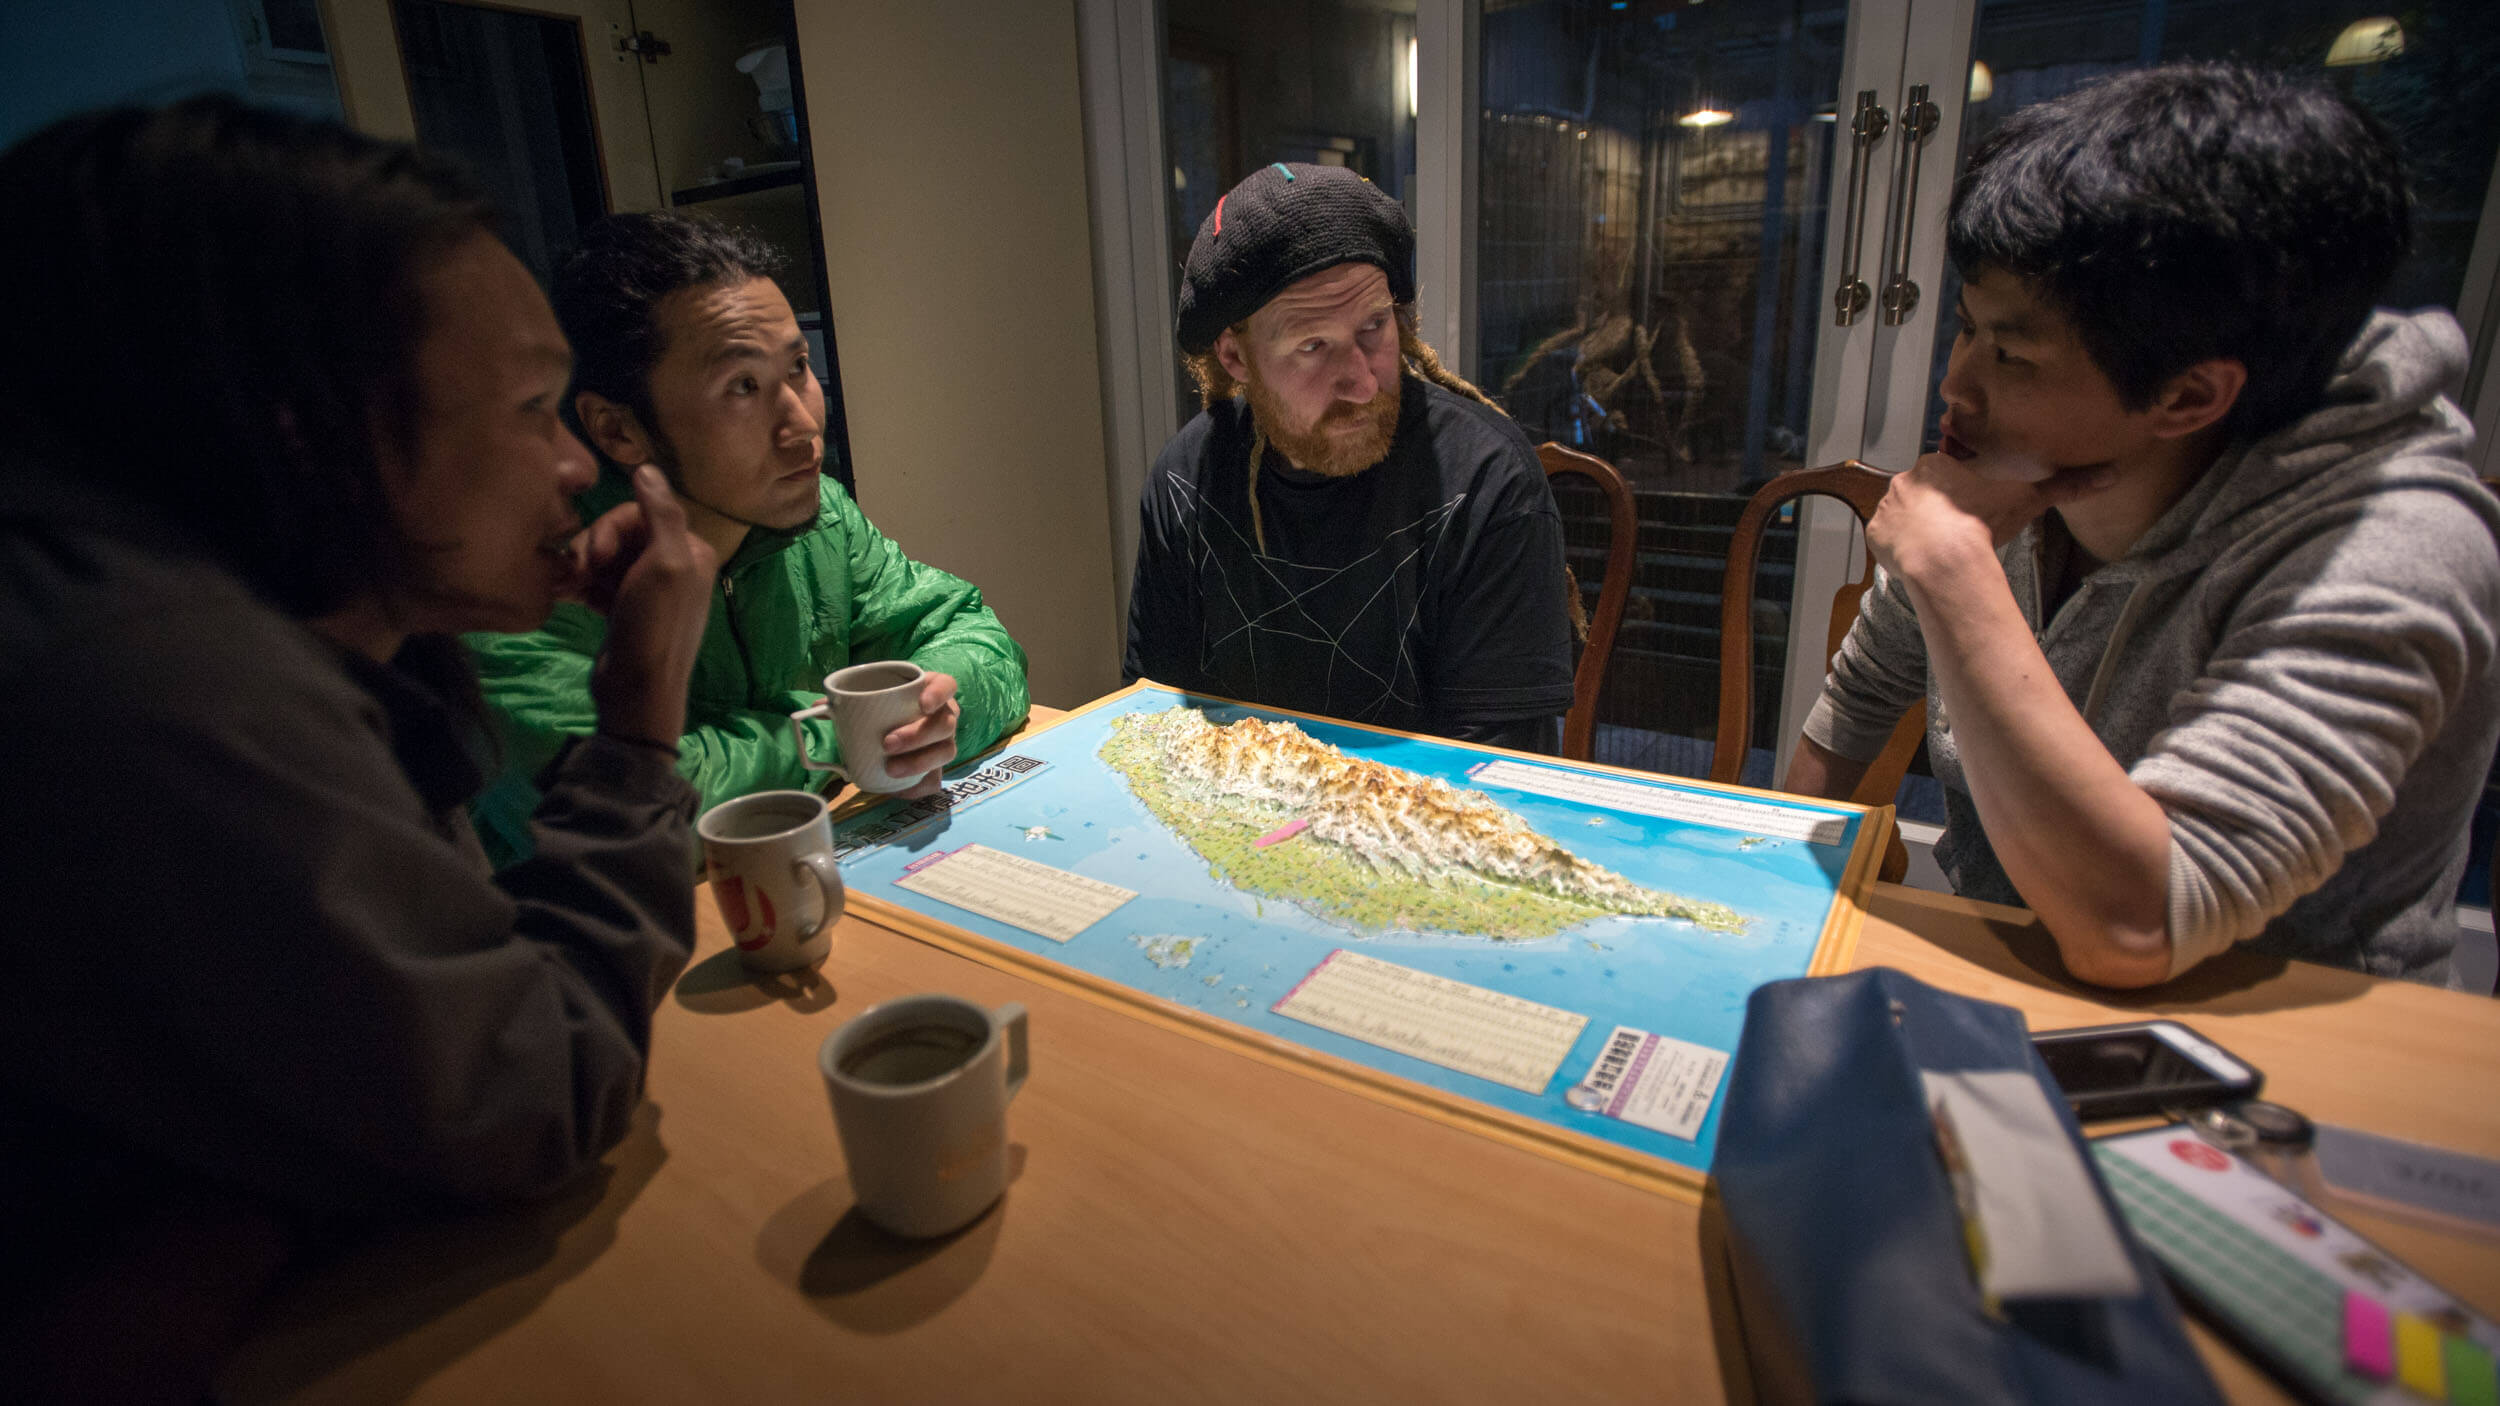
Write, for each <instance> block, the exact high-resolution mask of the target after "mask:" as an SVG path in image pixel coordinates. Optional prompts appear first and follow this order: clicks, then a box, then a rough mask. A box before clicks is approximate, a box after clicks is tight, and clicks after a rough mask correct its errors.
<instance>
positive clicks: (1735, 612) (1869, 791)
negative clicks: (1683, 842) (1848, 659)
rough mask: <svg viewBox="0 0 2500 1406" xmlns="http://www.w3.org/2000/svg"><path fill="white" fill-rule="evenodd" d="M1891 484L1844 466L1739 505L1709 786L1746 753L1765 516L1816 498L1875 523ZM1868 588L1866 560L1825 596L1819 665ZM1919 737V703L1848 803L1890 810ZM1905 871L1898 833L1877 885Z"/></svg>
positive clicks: (1722, 605) (1803, 474) (1724, 591)
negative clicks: (1827, 608)
mask: <svg viewBox="0 0 2500 1406" xmlns="http://www.w3.org/2000/svg"><path fill="white" fill-rule="evenodd" d="M1891 484H1892V476H1891V475H1889V474H1886V473H1884V472H1882V471H1880V470H1877V469H1871V468H1868V467H1867V466H1866V465H1864V464H1861V463H1859V462H1858V461H1857V460H1855V459H1850V460H1846V461H1844V462H1841V463H1838V464H1833V465H1831V466H1830V467H1828V468H1820V469H1799V470H1797V471H1795V472H1794V473H1785V474H1781V475H1780V476H1779V477H1777V478H1775V479H1772V480H1771V481H1770V482H1769V483H1766V484H1764V485H1762V487H1761V488H1760V489H1758V490H1756V491H1755V493H1754V495H1753V500H1752V501H1751V502H1748V503H1747V504H1745V511H1744V514H1743V516H1741V517H1739V518H1737V520H1736V535H1735V536H1734V537H1733V538H1731V539H1730V540H1729V542H1728V551H1727V575H1726V577H1725V578H1724V580H1723V581H1722V583H1721V585H1720V600H1719V738H1718V745H1717V746H1716V747H1715V748H1714V749H1713V750H1712V752H1711V756H1710V779H1711V780H1713V781H1719V782H1731V781H1735V780H1737V779H1738V778H1739V777H1740V776H1742V775H1743V774H1744V767H1745V753H1746V749H1747V748H1748V747H1749V746H1750V745H1751V743H1752V732H1753V579H1754V569H1755V567H1756V566H1757V565H1758V564H1759V561H1760V558H1761V555H1762V534H1763V531H1764V530H1765V529H1766V528H1768V527H1769V526H1770V523H1771V515H1772V514H1773V513H1776V512H1778V511H1779V509H1780V507H1781V506H1782V505H1783V504H1786V503H1792V502H1794V501H1796V500H1797V499H1799V498H1805V497H1810V496H1813V495H1815V494H1821V495H1823V496H1825V497H1829V498H1838V499H1839V500H1840V501H1842V502H1844V503H1847V504H1848V505H1849V506H1850V507H1851V508H1853V509H1855V510H1856V512H1857V515H1858V521H1859V522H1861V523H1863V522H1865V521H1866V520H1867V519H1869V518H1872V517H1873V516H1875V505H1876V504H1878V503H1880V502H1882V501H1883V499H1884V490H1885V489H1886V488H1888V487H1890V486H1891ZM1874 584H1875V561H1874V558H1873V556H1872V555H1871V554H1870V555H1869V557H1868V558H1867V563H1866V571H1865V573H1864V574H1863V575H1861V576H1860V577H1859V578H1858V579H1857V580H1855V581H1853V582H1850V583H1849V584H1848V585H1845V586H1843V587H1841V588H1840V589H1839V590H1838V591H1837V592H1835V593H1833V596H1832V610H1831V617H1830V620H1829V621H1828V623H1827V624H1826V626H1825V630H1824V639H1825V649H1824V654H1823V657H1824V658H1825V659H1826V660H1828V659H1830V658H1831V656H1832V655H1834V654H1836V653H1838V652H1839V651H1840V642H1841V641H1842V640H1843V639H1845V638H1847V637H1848V634H1849V626H1850V624H1851V622H1853V621H1855V620H1856V619H1857V615H1858V601H1859V599H1860V598H1861V597H1863V596H1864V595H1865V594H1866V593H1867V591H1868V590H1869V589H1871V588H1872V587H1873V586H1874ZM1789 627H1790V628H1791V629H1812V628H1814V626H1813V623H1812V621H1810V620H1797V621H1791V622H1790V626H1789ZM1926 730H1927V705H1926V703H1925V702H1923V701H1922V702H1920V703H1917V704H1915V705H1913V706H1912V707H1911V709H1910V711H1909V712H1907V713H1905V714H1903V715H1902V717H1901V722H1900V725H1899V726H1897V727H1895V728H1894V729H1893V733H1892V739H1891V740H1890V741H1889V742H1887V743H1885V744H1884V750H1883V754H1882V755H1881V756H1879V757H1877V758H1876V760H1875V762H1874V763H1873V764H1872V765H1870V766H1869V767H1867V769H1866V775H1865V777H1864V778H1862V779H1861V780H1860V781H1859V782H1858V786H1857V789H1856V791H1854V792H1853V793H1852V794H1851V795H1850V797H1849V799H1851V800H1853V801H1855V802H1857V803H1858V804H1860V805H1890V804H1892V798H1893V794H1894V793H1895V792H1896V791H1898V790H1900V789H1901V777H1902V775H1903V774H1904V773H1905V772H1907V771H1908V770H1909V769H1910V758H1912V757H1913V756H1916V755H1917V754H1918V743H1919V738H1920V736H1921V735H1922V734H1924V733H1925V732H1926ZM1772 784H1773V785H1774V786H1776V785H1777V784H1778V780H1777V779H1776V778H1774V779H1773V781H1772ZM1908 870H1909V851H1908V850H1907V849H1905V848H1904V847H1903V846H1902V843H1901V835H1900V832H1899V831H1895V832H1894V833H1893V837H1892V844H1891V846H1890V848H1889V849H1888V850H1887V852H1886V853H1885V856H1884V865H1883V869H1882V877H1883V878H1884V879H1886V880H1887V881H1893V882H1898V881H1899V880H1900V878H1901V876H1902V875H1903V874H1904V873H1907V872H1908Z"/></svg>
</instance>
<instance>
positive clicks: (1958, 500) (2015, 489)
mask: <svg viewBox="0 0 2500 1406" xmlns="http://www.w3.org/2000/svg"><path fill="white" fill-rule="evenodd" d="M2116 481H2117V475H2116V471H2115V470H2113V469H2111V468H2110V467H2109V466H2107V465H2105V464H2088V465H2085V466H2083V467H2081V468H2073V469H2062V470H2059V471H2058V472H2056V473H2053V474H2050V475H2049V476H2047V477H2045V478H2042V479H2039V480H2037V481H2035V482H2025V481H2023V480H2022V479H2020V478H2014V477H1993V476H1990V475H1988V474H1986V473H1984V472H1982V471H1981V469H1980V468H1979V467H1978V466H1976V465H1975V464H1974V463H1973V462H1972V461H1969V460H1963V459H1956V458H1954V457H1953V456H1951V455H1949V454H1924V455H1921V456H1919V460H1918V462H1917V463H1916V464H1914V465H1912V466H1911V468H1910V470H1909V471H1908V472H1907V473H1903V474H1898V475H1895V476H1894V478H1893V480H1892V486H1891V487H1890V488H1888V489H1886V490H1885V492H1884V500H1883V502H1882V503H1880V504H1878V505H1877V507H1876V509H1875V517H1874V519H1873V520H1872V521H1871V522H1869V523H1867V525H1866V545H1867V550H1869V551H1871V552H1873V553H1874V554H1875V560H1876V562H1877V563H1878V564H1880V565H1881V566H1882V567H1883V568H1884V570H1886V571H1888V572H1890V573H1892V574H1893V575H1895V576H1900V577H1903V578H1905V579H1908V580H1913V581H1915V580H1919V579H1921V578H1923V577H1925V576H1927V575H1930V574H1932V573H1934V572H1937V571H1941V570H1950V569H1953V568H1956V567H1961V566H1967V565H1970V564H1972V563H1974V562H1976V561H1978V560H1980V559H1982V558H1985V559H1987V560H1989V561H1991V562H1993V561H1994V560H1995V557H1996V552H1997V549H1998V548H2000V547H2002V546H2004V545H2005V544H2006V543H2008V542H2011V541H2013V540H2014V538H2015V536H2016V535H2017V534H2018V533H2020V532H2021V531H2022V530H2023V529H2024V528H2025V527H2027V526H2029V525H2030V524H2031V523H2032V521H2033V520H2034V519H2036V518H2038V517H2039V516H2040V515H2041V514H2042V513H2045V512H2047V511H2048V510H2049V509H2051V508H2054V507H2056V506H2057V505H2059V504H2060V503H2071V502H2074V501H2076V500H2077V499H2080V498H2087V497H2090V496H2091V495H2092V494H2095V493H2098V492H2100V491H2101V490H2103V489H2105V488H2107V487H2109V486H2110V485H2111V484H2112V483H2114V482H2116Z"/></svg>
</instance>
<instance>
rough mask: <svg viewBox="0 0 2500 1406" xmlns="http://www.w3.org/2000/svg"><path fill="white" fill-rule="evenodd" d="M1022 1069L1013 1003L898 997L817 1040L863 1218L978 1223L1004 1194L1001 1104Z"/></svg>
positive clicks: (930, 1231) (940, 1228) (917, 1233)
mask: <svg viewBox="0 0 2500 1406" xmlns="http://www.w3.org/2000/svg"><path fill="white" fill-rule="evenodd" d="M1029 1066H1030V1059H1029V1056H1028V1053H1027V1050H1026V1046H1025V1017H1024V1007H1022V1006H1018V1005H1007V1006H1001V1007H999V1008H998V1009H997V1010H995V1011H992V1010H985V1009H983V1008H982V1007H980V1006H976V1005H974V1004H973V1003H972V1002H970V1001H966V1000H963V999H961V998H959V997H955V996H906V997H904V998H902V999H901V1000H897V1001H887V1002H885V1003H884V1004H882V1005H877V1006H872V1007H870V1008H869V1009H867V1010H866V1011H863V1012H861V1013H860V1015H859V1016H858V1017H857V1018H856V1019H854V1020H852V1021H851V1022H850V1023H849V1024H848V1025H845V1026H843V1027H842V1028H840V1029H839V1030H836V1031H834V1032H833V1033H832V1034H831V1035H828V1036H826V1037H825V1041H824V1044H823V1045H821V1046H820V1047H818V1049H817V1052H816V1067H817V1071H818V1072H819V1073H821V1074H822V1075H823V1076H824V1079H825V1093H826V1096H827V1097H828V1098H829V1099H830V1100H831V1102H832V1104H833V1121H834V1127H835V1130H836V1131H837V1132H839V1133H840V1134H841V1137H842V1157H843V1160H844V1161H845V1162H846V1163H847V1164H848V1165H849V1167H850V1173H851V1189H852V1191H853V1192H854V1193H856V1194H857V1196H858V1198H859V1211H860V1214H861V1215H863V1216H866V1217H867V1218H868V1219H869V1220H871V1221H873V1222H875V1223H876V1224H877V1225H879V1226H882V1227H883V1228H885V1229H886V1230H889V1231H891V1232H893V1233H894V1234H896V1235H903V1236H910V1237H925V1236H933V1235H946V1234H949V1233H951V1232H953V1231H957V1230H961V1229H962V1228H963V1227H965V1226H967V1225H970V1224H971V1223H972V1222H973V1221H975V1220H978V1219H979V1218H980V1216H981V1213H982V1212H983V1211H986V1210H988V1209H989V1207H990V1205H991V1203H993V1202H995V1201H997V1200H998V1198H999V1197H1000V1196H1001V1195H1003V1194H1005V1192H1006V1190H1007V1104H1008V1102H1009V1101H1010V1100H1012V1099H1014V1098H1015V1096H1016V1093H1017V1091H1018V1090H1020V1089H1022V1088H1023V1087H1024V1076H1025V1072H1026V1070H1027V1069H1028V1068H1029Z"/></svg>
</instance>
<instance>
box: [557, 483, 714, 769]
mask: <svg viewBox="0 0 2500 1406" xmlns="http://www.w3.org/2000/svg"><path fill="white" fill-rule="evenodd" d="M578 552H579V558H580V561H579V568H580V573H581V590H580V595H581V599H582V603H583V604H585V605H588V606H589V607H590V608H591V609H593V610H596V611H598V612H600V613H601V614H603V615H605V616H607V617H608V635H607V642H606V643H605V644H604V645H603V646H602V647H601V648H600V651H599V659H598V662H597V663H596V664H594V665H593V666H592V667H591V673H590V696H591V699H592V701H593V702H594V703H596V704H597V705H598V709H599V730H600V731H602V732H605V733H608V734H610V735H612V736H617V737H625V738H630V739H633V740H636V741H641V742H651V743H655V744H658V745H660V746H664V747H670V748H674V747H675V746H676V745H677V739H678V737H679V736H680V735H682V734H683V733H684V732H685V730H686V681H687V679H688V678H689V677H691V676H692V675H693V673H694V660H695V654H696V652H697V650H698V649H700V648H701V646H702V643H703V627H704V624H705V622H706V621H707V620H708V619H709V617H710V615H711V608H712V582H713V581H714V580H715V579H716V578H717V577H718V576H719V574H720V558H719V556H718V555H717V554H716V553H714V552H713V550H712V548H711V547H710V545H709V544H707V543H705V542H704V541H703V539H702V538H700V537H697V536H695V535H694V533H693V532H692V531H691V530H689V529H688V528H687V526H686V510H685V508H684V507H683V506H681V505H680V504H679V503H678V501H677V495H676V494H674V493H671V492H669V489H668V481H667V480H666V479H664V478H662V477H661V476H660V471H659V470H658V469H656V468H653V467H652V466H651V465H649V464H645V465H643V466H642V467H640V468H638V469H636V470H634V501H633V502H630V503H622V504H619V505H618V506H616V507H615V508H613V509H610V510H609V511H608V512H606V513H603V514H601V515H600V516H599V519H598V520H597V521H595V522H593V523H592V524H591V525H590V526H589V527H588V528H587V529H585V530H584V531H583V533H582V539H581V544H580V547H579V548H578Z"/></svg>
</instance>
